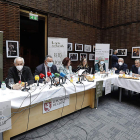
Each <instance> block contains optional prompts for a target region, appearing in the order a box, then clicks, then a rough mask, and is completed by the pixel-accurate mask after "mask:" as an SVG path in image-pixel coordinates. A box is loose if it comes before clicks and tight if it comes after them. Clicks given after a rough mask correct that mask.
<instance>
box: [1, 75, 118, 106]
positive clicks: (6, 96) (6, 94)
mask: <svg viewBox="0 0 140 140" xmlns="http://www.w3.org/2000/svg"><path fill="white" fill-rule="evenodd" d="M115 77H118V76H116V75H113V76H110V77H107V78H104V79H103V78H98V79H95V81H94V82H87V81H82V82H83V84H84V85H85V90H88V89H91V88H96V81H100V80H103V81H104V83H103V85H104V86H105V81H106V79H111V80H112V82H111V83H112V84H113V83H114V79H115ZM83 84H76V82H74V85H75V86H76V92H81V91H84V86H83ZM63 86H64V87H65V88H64V87H61V86H58V87H55V86H52V88H49V84H47V85H43V84H40V86H39V87H37V89H36V90H35V91H34V92H33V91H30V92H31V101H32V104H35V103H39V102H41V101H44V100H49V99H52V98H56V97H62V96H65V89H66V95H70V94H73V93H75V88H74V86H73V84H72V83H70V82H69V81H68V82H67V84H64V85H63ZM28 95H29V93H28V92H22V91H20V90H10V89H8V88H7V89H6V90H1V89H0V102H3V101H11V107H12V108H19V107H26V106H28V105H29V104H30V96H28ZM27 96H28V97H27ZM26 97H27V98H26ZM24 99H25V100H24ZM23 101H24V102H23ZM22 102H23V104H22ZM21 104H22V106H21Z"/></svg>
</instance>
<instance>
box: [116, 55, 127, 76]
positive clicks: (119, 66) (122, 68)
mask: <svg viewBox="0 0 140 140" xmlns="http://www.w3.org/2000/svg"><path fill="white" fill-rule="evenodd" d="M126 69H127V64H125V63H124V59H123V58H119V59H118V63H117V64H116V66H115V73H118V74H123V73H125V72H126Z"/></svg>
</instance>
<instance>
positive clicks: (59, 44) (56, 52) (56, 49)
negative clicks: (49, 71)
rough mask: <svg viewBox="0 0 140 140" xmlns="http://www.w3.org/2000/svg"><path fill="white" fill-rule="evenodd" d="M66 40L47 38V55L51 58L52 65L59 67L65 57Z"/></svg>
mask: <svg viewBox="0 0 140 140" xmlns="http://www.w3.org/2000/svg"><path fill="white" fill-rule="evenodd" d="M67 44H68V39H67V38H56V37H48V55H51V56H52V57H53V61H54V65H56V66H57V67H59V66H60V65H61V64H62V61H63V59H64V58H65V57H67Z"/></svg>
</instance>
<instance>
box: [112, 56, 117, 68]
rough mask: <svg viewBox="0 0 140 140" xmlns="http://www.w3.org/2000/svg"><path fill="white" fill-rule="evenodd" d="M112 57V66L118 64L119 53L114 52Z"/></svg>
mask: <svg viewBox="0 0 140 140" xmlns="http://www.w3.org/2000/svg"><path fill="white" fill-rule="evenodd" d="M111 59H112V67H115V66H116V64H117V63H118V57H117V55H115V54H113V55H112V57H111Z"/></svg>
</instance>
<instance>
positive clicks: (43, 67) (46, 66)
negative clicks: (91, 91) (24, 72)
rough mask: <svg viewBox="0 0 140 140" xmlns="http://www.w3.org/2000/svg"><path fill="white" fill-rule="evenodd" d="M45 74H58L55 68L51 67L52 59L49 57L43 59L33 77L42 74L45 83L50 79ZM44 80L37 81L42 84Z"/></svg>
mask: <svg viewBox="0 0 140 140" xmlns="http://www.w3.org/2000/svg"><path fill="white" fill-rule="evenodd" d="M47 72H51V73H53V74H55V73H58V71H57V67H56V66H55V65H53V58H52V56H51V55H47V56H46V57H45V60H44V63H42V64H40V65H39V66H37V67H36V69H35V74H34V75H39V74H40V73H43V74H44V75H45V80H46V82H49V81H50V78H49V77H48V76H47ZM43 80H44V79H39V82H40V83H42V82H43Z"/></svg>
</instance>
